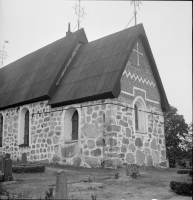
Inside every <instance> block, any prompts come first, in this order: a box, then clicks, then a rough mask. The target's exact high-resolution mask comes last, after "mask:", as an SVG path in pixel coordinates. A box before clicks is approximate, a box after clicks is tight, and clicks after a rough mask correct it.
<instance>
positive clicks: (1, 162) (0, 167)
mask: <svg viewBox="0 0 193 200" xmlns="http://www.w3.org/2000/svg"><path fill="white" fill-rule="evenodd" d="M2 165H3V156H0V171H2Z"/></svg>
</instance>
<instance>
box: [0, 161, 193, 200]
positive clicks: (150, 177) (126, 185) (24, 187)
mask: <svg viewBox="0 0 193 200" xmlns="http://www.w3.org/2000/svg"><path fill="white" fill-rule="evenodd" d="M61 169H62V170H64V171H65V172H66V174H67V178H68V197H69V199H77V200H83V199H91V195H95V194H96V195H97V196H96V197H97V198H96V199H97V200H99V199H100V200H102V199H109V200H122V199H124V200H152V199H157V200H163V199H169V200H190V199H192V197H188V196H181V195H177V194H176V193H174V192H172V191H171V190H170V181H172V180H181V181H183V180H187V179H191V177H189V176H188V174H177V173H176V172H177V169H169V168H168V169H157V168H154V167H148V168H147V167H140V168H139V173H140V176H139V177H137V178H136V179H133V178H131V177H128V176H126V173H125V168H119V169H104V168H92V169H88V168H82V167H75V166H61V165H58V164H46V170H45V172H44V173H35V174H33V173H32V174H26V173H22V174H16V173H13V179H14V181H9V182H1V183H0V186H1V187H2V189H5V190H6V191H7V192H9V193H12V194H18V193H23V192H25V194H26V195H27V196H28V197H29V198H33V199H38V198H39V199H40V197H41V199H44V198H45V191H46V190H48V188H49V187H50V186H51V185H54V184H55V183H56V173H57V172H58V171H59V170H61ZM117 173H119V174H118V176H117V178H115V174H117Z"/></svg>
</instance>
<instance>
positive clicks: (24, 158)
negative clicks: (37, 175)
mask: <svg viewBox="0 0 193 200" xmlns="http://www.w3.org/2000/svg"><path fill="white" fill-rule="evenodd" d="M21 163H22V164H27V154H26V153H22V157H21Z"/></svg>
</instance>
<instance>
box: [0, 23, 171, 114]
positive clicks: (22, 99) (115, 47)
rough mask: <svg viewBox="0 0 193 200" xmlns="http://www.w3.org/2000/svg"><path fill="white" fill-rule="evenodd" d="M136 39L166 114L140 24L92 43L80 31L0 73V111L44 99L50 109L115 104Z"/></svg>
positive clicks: (157, 78) (146, 41)
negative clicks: (100, 102)
mask: <svg viewBox="0 0 193 200" xmlns="http://www.w3.org/2000/svg"><path fill="white" fill-rule="evenodd" d="M72 36H73V37H72ZM138 38H140V39H141V40H142V43H143V45H144V48H145V51H146V54H147V57H148V60H149V62H150V66H151V69H152V73H153V75H154V78H155V81H156V84H157V87H158V90H159V92H160V97H161V107H162V110H163V111H166V110H168V108H169V104H168V100H167V97H166V95H165V91H164V88H163V85H162V82H161V79H160V76H159V73H158V70H157V66H156V63H155V61H154V58H153V54H152V52H151V48H150V46H149V42H148V39H147V36H146V34H145V30H144V28H143V25H142V24H139V25H137V26H134V27H131V28H128V29H125V30H122V31H120V32H117V33H114V34H112V35H109V36H106V37H103V38H101V39H98V40H95V41H93V42H90V43H87V39H86V36H85V33H84V30H83V29H81V30H79V31H77V32H75V33H73V34H72V35H71V37H65V38H63V39H61V40H58V41H56V42H55V43H52V44H50V45H48V46H46V47H44V48H42V49H40V50H38V51H36V52H33V53H32V54H29V55H28V56H25V57H23V58H21V59H19V60H18V61H16V62H14V63H11V64H10V65H8V66H6V67H4V68H2V69H0V109H3V108H6V107H12V106H15V105H21V104H25V103H30V102H35V101H40V100H45V99H50V100H49V104H50V105H51V106H52V107H57V106H63V105H69V104H73V103H81V102H84V101H91V100H98V99H106V98H117V97H118V96H119V94H120V78H121V76H122V73H123V71H124V69H125V66H126V63H127V61H128V59H129V57H130V55H131V52H132V49H133V48H134V45H135V43H136V42H137V39H138ZM80 41H81V42H82V43H83V44H82V45H81V47H80V48H79V50H78V52H77V54H76V55H75V57H74V58H73V60H72V62H71V63H70V65H69V66H68V68H67V70H66V71H65V73H64V75H63V76H62V77H60V76H61V74H62V72H63V71H64V69H65V65H66V63H67V62H68V60H69V58H70V56H71V54H72V52H73V50H74V49H75V46H76V45H77V44H78V43H79V42H80ZM59 77H60V79H59ZM58 80H60V81H59V83H58V84H56V83H57V82H58Z"/></svg>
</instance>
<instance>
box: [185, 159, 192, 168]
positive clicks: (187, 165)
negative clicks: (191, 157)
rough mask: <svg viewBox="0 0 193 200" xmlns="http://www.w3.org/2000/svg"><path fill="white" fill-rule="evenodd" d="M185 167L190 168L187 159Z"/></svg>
mask: <svg viewBox="0 0 193 200" xmlns="http://www.w3.org/2000/svg"><path fill="white" fill-rule="evenodd" d="M186 168H187V169H189V168H191V166H190V162H189V161H187V160H186Z"/></svg>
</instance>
